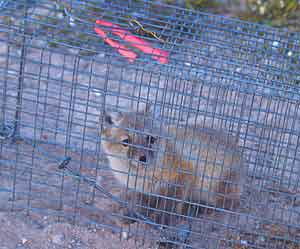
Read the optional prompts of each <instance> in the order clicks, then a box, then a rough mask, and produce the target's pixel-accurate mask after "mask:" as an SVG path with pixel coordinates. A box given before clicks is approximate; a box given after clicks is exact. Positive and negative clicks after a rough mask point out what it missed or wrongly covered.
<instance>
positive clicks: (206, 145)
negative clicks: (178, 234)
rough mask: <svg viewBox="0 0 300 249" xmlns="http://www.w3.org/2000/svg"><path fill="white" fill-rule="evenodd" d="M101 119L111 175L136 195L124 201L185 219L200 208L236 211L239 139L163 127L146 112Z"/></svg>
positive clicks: (198, 128)
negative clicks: (193, 208) (192, 209)
mask: <svg viewBox="0 0 300 249" xmlns="http://www.w3.org/2000/svg"><path fill="white" fill-rule="evenodd" d="M104 120H105V121H104V122H105V127H104V129H103V130H102V131H101V147H102V150H103V152H104V154H105V156H106V157H107V159H108V162H109V165H110V167H111V169H112V171H113V175H114V177H115V178H116V179H117V181H118V182H119V183H120V185H121V186H122V187H123V188H124V189H127V190H128V191H127V193H128V192H130V193H135V194H136V196H139V198H129V197H128V200H129V199H130V200H131V201H132V200H134V202H136V203H135V204H137V202H139V204H140V206H144V207H150V208H152V210H164V211H167V212H171V211H172V212H173V213H175V214H184V215H189V213H188V211H187V210H191V207H192V206H193V207H197V206H199V205H200V204H201V205H202V207H203V206H204V208H210V207H212V208H223V209H234V208H237V207H239V205H240V197H241V193H242V190H243V181H242V179H243V177H244V174H245V166H244V160H243V157H242V154H241V150H240V148H239V145H238V139H237V137H235V136H233V135H230V134H229V133H228V132H225V131H222V130H217V129H214V128H209V127H205V126H204V125H199V124H185V125H181V126H180V125H178V124H176V125H174V124H168V125H165V124H162V122H161V121H160V120H155V118H153V115H152V114H151V112H149V111H145V110H144V111H139V112H137V111H129V112H119V111H112V112H105V117H104ZM129 190H131V191H129ZM142 213H145V210H144V211H143V212H142ZM146 213H148V214H149V212H146ZM158 216H160V217H161V216H162V215H158ZM166 220H167V219H165V221H157V222H163V223H167V221H166Z"/></svg>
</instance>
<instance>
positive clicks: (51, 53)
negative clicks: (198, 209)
mask: <svg viewBox="0 0 300 249" xmlns="http://www.w3.org/2000/svg"><path fill="white" fill-rule="evenodd" d="M35 11H37V12H38V13H40V14H42V15H48V14H49V13H48V12H47V11H45V9H44V8H40V9H38V8H37V9H36V10H35ZM198 18H199V22H200V23H201V24H202V25H199V27H198V29H199V30H200V31H201V32H199V34H197V37H196V38H197V40H195V41H194V42H192V41H191V40H190V39H188V38H186V37H184V34H183V35H182V39H186V40H184V41H185V42H182V43H180V44H184V46H183V45H180V44H178V46H177V47H176V48H173V50H172V51H173V53H171V55H170V56H171V60H170V67H168V66H166V67H163V66H160V65H155V64H151V63H143V62H140V63H137V64H133V65H129V64H128V63H127V62H126V61H125V60H123V59H120V58H119V57H118V56H116V54H115V53H114V51H113V50H109V49H108V48H107V47H105V46H104V47H103V43H100V42H99V44H98V43H97V45H95V46H96V49H97V50H98V51H99V52H98V53H97V54H96V55H94V56H78V53H79V50H78V49H74V48H66V47H59V48H50V47H49V46H48V45H49V44H48V42H47V41H46V40H45V39H44V38H45V36H43V35H42V34H40V35H39V36H37V37H35V38H33V39H27V40H26V42H27V47H26V49H25V63H24V68H23V82H22V103H21V106H22V109H21V113H22V114H21V116H20V123H19V124H20V139H18V140H16V141H14V140H10V139H8V140H5V141H1V143H0V165H1V170H0V186H1V191H0V211H1V212H0V222H1V226H0V248H1V249H2V248H3V249H4V248H9V249H13V248H78V249H79V248H107V249H110V248H124V249H125V248H156V247H157V245H156V244H155V242H156V241H157V240H159V239H161V236H160V235H159V234H158V231H156V230H155V229H153V228H150V227H149V226H145V225H143V224H133V225H130V226H124V225H123V224H120V217H118V216H120V213H119V212H118V211H117V210H115V209H114V207H115V205H114V202H113V201H112V200H110V199H109V198H107V197H105V196H104V195H103V194H102V193H99V191H94V189H93V188H91V186H89V185H88V184H86V183H84V182H82V181H80V180H79V179H78V178H76V177H74V175H73V176H70V175H68V174H67V172H65V171H62V170H61V169H59V167H58V166H59V163H60V162H61V160H62V159H63V158H64V157H65V156H69V157H70V158H71V161H70V163H69V164H68V166H69V167H70V168H72V169H74V170H75V171H77V172H78V171H80V172H81V174H82V175H83V176H85V177H89V178H91V179H93V180H96V179H97V182H98V183H100V184H101V186H103V187H105V188H106V189H107V190H108V191H109V192H111V193H114V194H115V195H117V196H118V194H119V192H120V186H119V185H118V183H117V182H116V181H115V180H114V178H113V175H112V172H111V171H110V169H109V165H107V161H106V160H105V158H104V157H103V156H102V155H101V151H100V148H99V139H100V138H99V130H100V123H101V118H102V114H103V110H104V108H112V107H117V108H118V109H119V110H128V109H137V107H139V108H143V107H144V106H145V103H146V102H147V101H148V102H152V103H156V105H155V106H156V107H157V114H156V115H157V116H158V117H159V118H160V120H164V121H165V122H178V123H181V124H184V123H185V122H186V120H189V122H194V121H195V120H196V121H197V122H205V123H206V125H207V126H213V127H215V128H221V129H226V130H228V131H229V132H231V133H232V134H235V135H236V134H239V137H240V141H239V143H240V145H241V147H242V148H243V152H244V157H245V161H246V162H247V169H248V178H247V179H245V186H246V187H245V192H244V193H243V196H242V199H243V205H242V207H241V209H240V210H238V211H237V212H236V213H233V214H231V213H228V212H227V213H226V212H220V213H215V214H214V215H212V216H209V215H208V214H205V213H204V214H201V215H200V216H199V217H197V218H195V219H193V220H192V221H191V224H192V233H191V235H190V238H189V241H188V243H189V244H190V245H192V246H193V247H194V248H203V249H212V248H221V249H229V248H233V249H250V248H270V249H271V248H276V249H277V248H280V249H282V248H287V249H299V241H300V227H299V224H300V199H299V198H300V186H299V175H300V168H299V167H298V166H297V165H298V163H299V161H300V151H299V149H298V146H299V127H300V109H299V99H300V98H299V93H297V92H295V91H294V89H292V88H291V89H285V91H284V89H279V88H276V87H274V85H276V84H277V85H278V84H280V83H281V82H291V83H293V82H294V81H296V80H297V75H295V74H292V73H291V72H292V71H293V70H294V66H295V64H294V62H293V61H292V60H291V58H290V57H289V56H287V55H286V52H288V51H287V49H288V48H290V49H291V51H293V53H296V50H295V48H296V45H295V44H296V43H297V42H298V41H297V40H294V44H293V43H288V42H290V41H289V38H288V37H285V36H283V35H282V34H281V33H280V32H278V34H277V35H278V39H277V40H278V41H277V43H276V44H274V42H273V40H272V39H273V38H274V37H273V35H274V33H266V34H264V36H262V37H260V36H251V29H250V28H249V33H247V32H245V31H243V30H242V29H241V30H239V31H240V33H239V37H238V38H237V37H236V36H233V28H234V29H235V26H233V25H234V23H231V22H228V23H227V24H224V25H227V26H225V27H226V28H224V29H219V28H218V26H214V25H216V23H217V21H216V20H214V19H210V20H207V19H206V18H205V16H204V17H201V16H200V17H198ZM183 21H184V22H188V20H183ZM170 25H171V24H170ZM174 25H175V24H174ZM218 25H220V24H218ZM208 27H210V29H208ZM31 28H32V27H31ZM35 28H36V30H35V31H36V32H37V33H38V31H40V32H42V30H41V29H40V27H39V26H38V27H35ZM169 28H170V29H169V31H168V30H167V31H166V32H167V36H168V37H169V45H170V46H171V45H172V44H175V43H177V42H179V41H178V39H176V38H174V37H178V34H177V33H178V30H176V29H175V28H174V29H173V27H172V26H171V27H169ZM242 31H243V32H242ZM252 31H253V30H252ZM12 34H14V35H12ZM175 34H177V35H175ZM0 38H1V39H0V55H1V57H0V89H3V91H2V90H0V107H1V108H3V110H4V111H2V109H1V114H0V118H1V119H0V120H1V121H2V120H3V121H4V123H5V125H12V121H13V120H14V117H15V110H16V108H17V106H18V105H19V103H17V101H16V98H17V89H18V83H19V78H18V76H19V72H20V70H21V69H20V61H21V59H20V56H21V47H20V41H21V39H20V38H21V36H18V35H17V34H15V32H12V31H10V32H8V33H1V36H0ZM208 41H210V42H208ZM288 44H289V46H288ZM171 47H172V46H171ZM287 47H288V48H287ZM103 48H105V50H104V49H103ZM263 49H265V50H266V53H265V54H262V50H263ZM293 49H294V50H293ZM265 50H264V51H265ZM282 51H283V52H282ZM109 54H110V56H109ZM262 55H263V56H262ZM193 63H194V65H196V66H195V67H193V66H191V65H193ZM171 66H172V67H171ZM196 69H197V70H196ZM154 72H155V73H154ZM265 82H272V83H273V84H274V85H273V86H270V85H269V86H267V84H265V85H264V87H262V86H261V85H259V84H258V85H255V83H260V84H264V83H265ZM137 83H138V84H137ZM74 223H75V224H77V226H74V225H73V224H74ZM100 225H103V226H104V225H105V227H106V228H105V230H103V227H99V226H100ZM130 234H140V237H138V238H135V237H132V236H130Z"/></svg>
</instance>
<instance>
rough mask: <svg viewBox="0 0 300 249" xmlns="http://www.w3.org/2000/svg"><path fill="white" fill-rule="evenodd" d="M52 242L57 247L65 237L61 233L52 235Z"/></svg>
mask: <svg viewBox="0 0 300 249" xmlns="http://www.w3.org/2000/svg"><path fill="white" fill-rule="evenodd" d="M51 240H52V242H53V243H54V244H57V245H62V244H63V243H64V241H65V235H64V234H63V233H60V234H54V235H52V238H51Z"/></svg>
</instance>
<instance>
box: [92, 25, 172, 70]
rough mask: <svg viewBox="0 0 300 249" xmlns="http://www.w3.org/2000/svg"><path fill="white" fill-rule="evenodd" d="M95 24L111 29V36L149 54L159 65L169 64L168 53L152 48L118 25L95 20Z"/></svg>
mask: <svg viewBox="0 0 300 249" xmlns="http://www.w3.org/2000/svg"><path fill="white" fill-rule="evenodd" d="M96 24H98V25H102V26H105V27H110V28H112V33H113V34H115V35H117V36H119V37H120V38H121V39H122V40H124V41H126V42H128V43H129V44H130V45H131V46H132V47H135V48H137V49H139V50H140V51H142V52H143V53H145V54H151V55H152V58H153V59H155V60H158V61H159V62H160V63H162V64H167V63H168V62H169V52H168V51H165V50H162V49H159V48H153V47H152V46H151V44H150V43H149V42H147V41H145V40H143V39H142V38H140V37H138V36H135V35H133V34H132V33H131V32H130V31H128V30H125V29H122V28H121V27H120V26H119V25H117V24H113V23H111V22H108V21H104V20H97V21H96ZM95 30H96V28H95ZM96 32H97V31H96Z"/></svg>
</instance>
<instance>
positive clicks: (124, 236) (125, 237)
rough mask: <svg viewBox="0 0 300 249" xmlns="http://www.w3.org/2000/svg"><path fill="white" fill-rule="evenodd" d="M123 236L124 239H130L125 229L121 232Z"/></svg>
mask: <svg viewBox="0 0 300 249" xmlns="http://www.w3.org/2000/svg"><path fill="white" fill-rule="evenodd" d="M121 237H122V239H124V240H126V239H128V233H127V232H125V231H123V232H122V233H121Z"/></svg>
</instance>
